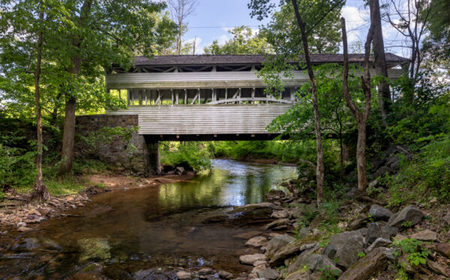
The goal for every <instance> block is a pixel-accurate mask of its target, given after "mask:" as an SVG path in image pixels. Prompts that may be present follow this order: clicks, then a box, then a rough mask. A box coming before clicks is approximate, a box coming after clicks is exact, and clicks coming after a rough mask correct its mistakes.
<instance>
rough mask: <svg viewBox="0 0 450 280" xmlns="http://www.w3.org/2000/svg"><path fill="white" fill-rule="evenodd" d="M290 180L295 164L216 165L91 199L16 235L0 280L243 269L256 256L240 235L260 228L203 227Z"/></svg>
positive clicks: (0, 263) (0, 261)
mask: <svg viewBox="0 0 450 280" xmlns="http://www.w3.org/2000/svg"><path fill="white" fill-rule="evenodd" d="M294 177H296V169H295V167H294V166H283V165H273V164H259V163H243V162H238V161H234V160H226V159H216V160H213V169H212V171H211V172H210V173H209V174H204V175H199V176H196V177H195V178H194V179H193V180H190V181H189V182H179V183H173V184H163V185H161V186H158V187H146V188H137V189H129V190H124V191H114V192H109V193H102V194H99V195H96V196H94V197H92V200H91V202H89V203H88V204H87V205H86V206H85V207H82V208H78V209H74V210H72V211H70V212H69V213H68V214H70V216H67V217H61V218H57V219H52V220H48V221H45V222H43V223H42V224H40V225H39V227H38V228H37V230H36V231H33V232H30V233H24V234H19V235H18V236H17V240H16V242H17V244H16V245H12V246H11V248H10V250H9V251H7V252H5V253H4V254H3V255H0V275H2V277H0V278H1V279H16V278H14V277H18V278H17V279H64V278H68V277H69V278H70V277H73V276H74V275H75V276H74V277H75V278H72V279H82V278H83V277H81V278H76V275H77V273H78V275H80V271H81V272H86V271H87V272H89V271H90V270H95V269H97V268H98V267H99V266H100V265H98V264H101V267H102V269H101V271H102V272H101V275H106V276H107V277H108V278H112V279H125V278H126V277H125V275H128V276H129V275H134V278H135V279H136V278H138V277H136V275H138V274H139V271H143V270H148V269H155V271H160V270H170V269H172V270H174V271H176V269H177V268H183V269H187V270H189V269H199V268H202V267H211V268H213V269H215V270H225V271H229V272H231V273H234V274H236V273H237V274H239V273H241V272H243V271H248V270H249V267H248V266H243V265H241V264H239V260H238V257H239V255H242V254H248V253H254V252H256V251H255V249H251V248H247V247H245V241H246V240H245V239H242V238H239V237H238V236H239V235H240V234H242V233H245V232H248V231H252V230H258V227H256V226H252V225H244V226H242V225H241V226H232V225H231V226H230V225H224V224H221V223H215V224H205V223H202V221H203V220H205V218H206V217H208V216H211V215H214V214H220V213H223V212H224V211H227V210H229V209H231V207H233V206H242V205H245V204H250V203H259V202H262V201H263V200H264V196H265V194H266V193H267V192H268V191H269V190H270V189H273V188H277V185H278V184H279V183H280V182H281V181H282V180H284V179H289V178H294ZM24 242H25V243H24ZM27 242H28V243H27ZM30 243H31V244H30ZM94 261H95V263H94V265H93V262H94ZM97 263H98V264H97ZM81 275H83V274H82V273H81ZM101 275H100V276H101ZM100 276H99V277H100ZM128 276H127V277H128ZM39 277H41V278H39ZM96 279H102V278H101V277H100V278H96ZM143 279H144V278H143ZM145 279H147V278H145ZM148 279H153V278H148ZM154 279H160V278H157V277H155V278H154ZM161 279H163V278H161Z"/></svg>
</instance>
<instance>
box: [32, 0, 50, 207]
mask: <svg viewBox="0 0 450 280" xmlns="http://www.w3.org/2000/svg"><path fill="white" fill-rule="evenodd" d="M41 5H42V3H41ZM43 21H44V11H43V7H41V11H40V12H39V23H40V24H42V23H43ZM43 37H44V34H43V31H42V27H41V30H40V31H39V35H38V41H37V49H36V69H35V72H34V92H35V102H36V105H35V114H36V123H37V124H36V132H37V155H36V171H37V174H36V181H35V183H34V186H33V193H32V194H31V199H37V200H40V201H42V200H48V199H49V198H50V194H49V192H48V190H47V187H46V186H45V184H44V178H43V176H42V155H43V146H44V144H43V139H42V115H41V92H40V79H41V67H42V66H41V63H42V45H43V40H44V38H43Z"/></svg>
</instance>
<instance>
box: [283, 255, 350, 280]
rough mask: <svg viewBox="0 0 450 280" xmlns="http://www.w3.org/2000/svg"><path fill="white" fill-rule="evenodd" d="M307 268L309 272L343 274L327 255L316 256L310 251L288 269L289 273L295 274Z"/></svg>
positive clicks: (299, 257)
mask: <svg viewBox="0 0 450 280" xmlns="http://www.w3.org/2000/svg"><path fill="white" fill-rule="evenodd" d="M305 267H307V268H308V269H309V272H311V273H313V272H315V271H319V272H320V271H324V270H327V271H329V272H330V273H333V274H334V275H335V276H339V275H341V274H342V271H341V270H340V269H339V268H337V267H336V266H335V265H334V263H333V262H332V261H331V260H330V259H329V258H328V257H327V256H325V255H320V254H314V253H312V252H310V251H306V252H303V253H302V254H300V256H298V258H297V260H296V261H295V262H293V263H292V264H291V265H289V267H288V273H293V272H295V271H298V270H300V269H303V268H305Z"/></svg>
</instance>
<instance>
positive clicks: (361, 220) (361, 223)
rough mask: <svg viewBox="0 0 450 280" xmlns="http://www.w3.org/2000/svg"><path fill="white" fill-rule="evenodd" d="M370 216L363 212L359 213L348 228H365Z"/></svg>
mask: <svg viewBox="0 0 450 280" xmlns="http://www.w3.org/2000/svg"><path fill="white" fill-rule="evenodd" d="M368 218H369V217H368V216H367V215H366V214H361V215H359V216H358V217H357V218H356V219H354V220H353V221H352V222H351V223H350V224H349V225H348V227H347V228H348V229H349V230H357V229H360V228H363V227H365V226H366V225H367V222H368V220H369V219H368Z"/></svg>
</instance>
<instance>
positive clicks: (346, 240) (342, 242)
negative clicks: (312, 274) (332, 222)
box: [323, 231, 364, 268]
mask: <svg viewBox="0 0 450 280" xmlns="http://www.w3.org/2000/svg"><path fill="white" fill-rule="evenodd" d="M363 251H364V237H363V235H362V234H361V232H360V231H345V232H341V233H338V234H335V235H333V236H332V237H331V239H330V242H329V243H328V245H327V246H326V247H325V249H324V252H323V253H324V255H326V256H328V257H329V258H330V259H337V262H336V264H337V265H339V266H341V267H345V268H348V267H350V266H351V265H352V264H354V263H355V262H356V261H358V259H359V257H358V253H359V252H363Z"/></svg>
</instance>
